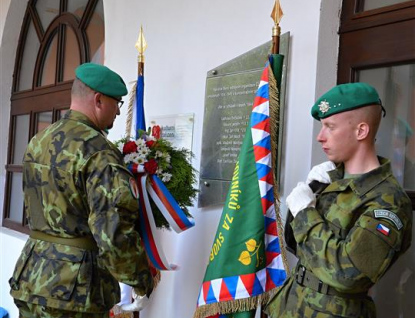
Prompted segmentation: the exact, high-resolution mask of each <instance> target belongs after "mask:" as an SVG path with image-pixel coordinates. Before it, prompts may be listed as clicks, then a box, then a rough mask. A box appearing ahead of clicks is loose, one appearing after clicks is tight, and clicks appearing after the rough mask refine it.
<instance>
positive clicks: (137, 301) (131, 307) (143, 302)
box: [121, 290, 150, 311]
mask: <svg viewBox="0 0 415 318" xmlns="http://www.w3.org/2000/svg"><path fill="white" fill-rule="evenodd" d="M133 299H134V301H133V302H132V303H131V304H125V305H122V306H121V309H122V310H124V311H140V310H142V309H143V308H144V307H145V306H147V305H148V304H149V303H150V298H149V297H147V296H146V295H144V296H140V295H138V294H137V293H136V292H135V291H134V290H133Z"/></svg>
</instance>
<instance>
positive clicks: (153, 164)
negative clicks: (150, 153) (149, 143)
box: [144, 159, 158, 174]
mask: <svg viewBox="0 0 415 318" xmlns="http://www.w3.org/2000/svg"><path fill="white" fill-rule="evenodd" d="M157 168H158V164H157V161H156V160H154V159H150V160H149V161H147V162H145V163H144V170H145V171H147V172H148V173H149V174H155V173H156V171H157Z"/></svg>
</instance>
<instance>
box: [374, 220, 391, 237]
mask: <svg viewBox="0 0 415 318" xmlns="http://www.w3.org/2000/svg"><path fill="white" fill-rule="evenodd" d="M376 230H378V231H379V232H380V233H382V234H383V235H386V236H389V233H390V229H389V228H387V227H386V226H384V225H382V224H380V223H379V224H378V226H377V227H376Z"/></svg>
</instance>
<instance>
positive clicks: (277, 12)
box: [270, 0, 289, 273]
mask: <svg viewBox="0 0 415 318" xmlns="http://www.w3.org/2000/svg"><path fill="white" fill-rule="evenodd" d="M282 16H283V12H282V8H281V4H280V1H279V0H275V5H274V8H273V10H272V13H271V18H272V19H273V20H274V26H273V28H272V48H271V54H279V50H280V35H281V28H280V21H281V18H282ZM278 86H279V87H281V83H277V89H278ZM280 97H281V94H280V91H278V104H279V103H280ZM279 107H281V105H280V104H279ZM279 113H280V112H279V110H278V111H270V120H271V150H272V151H271V154H272V168H273V169H272V171H273V174H274V188H273V189H274V198H275V214H276V219H277V226H278V236H279V238H280V240H279V242H280V247H281V256H282V260H283V263H284V268H285V270H286V272H287V273H288V272H289V266H288V261H287V256H286V253H285V244H284V228H283V225H282V219H281V214H280V209H279V206H280V204H279V203H280V202H279V194H278V190H279V189H278V185H277V184H275V183H276V182H277V180H278V179H277V175H276V173H277V155H278V140H279V125H281V123H280V120H279V118H276V117H279Z"/></svg>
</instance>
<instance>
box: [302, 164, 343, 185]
mask: <svg viewBox="0 0 415 318" xmlns="http://www.w3.org/2000/svg"><path fill="white" fill-rule="evenodd" d="M335 168H336V165H335V164H334V163H333V162H332V161H326V162H323V163H320V164H319V165H316V166H314V167H313V168H311V170H310V172H309V173H308V176H307V180H306V182H305V183H306V184H310V183H311V182H312V181H314V180H315V181H318V182H321V183H331V179H330V176H329V174H328V172H329V171H330V170H334V169H335Z"/></svg>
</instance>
